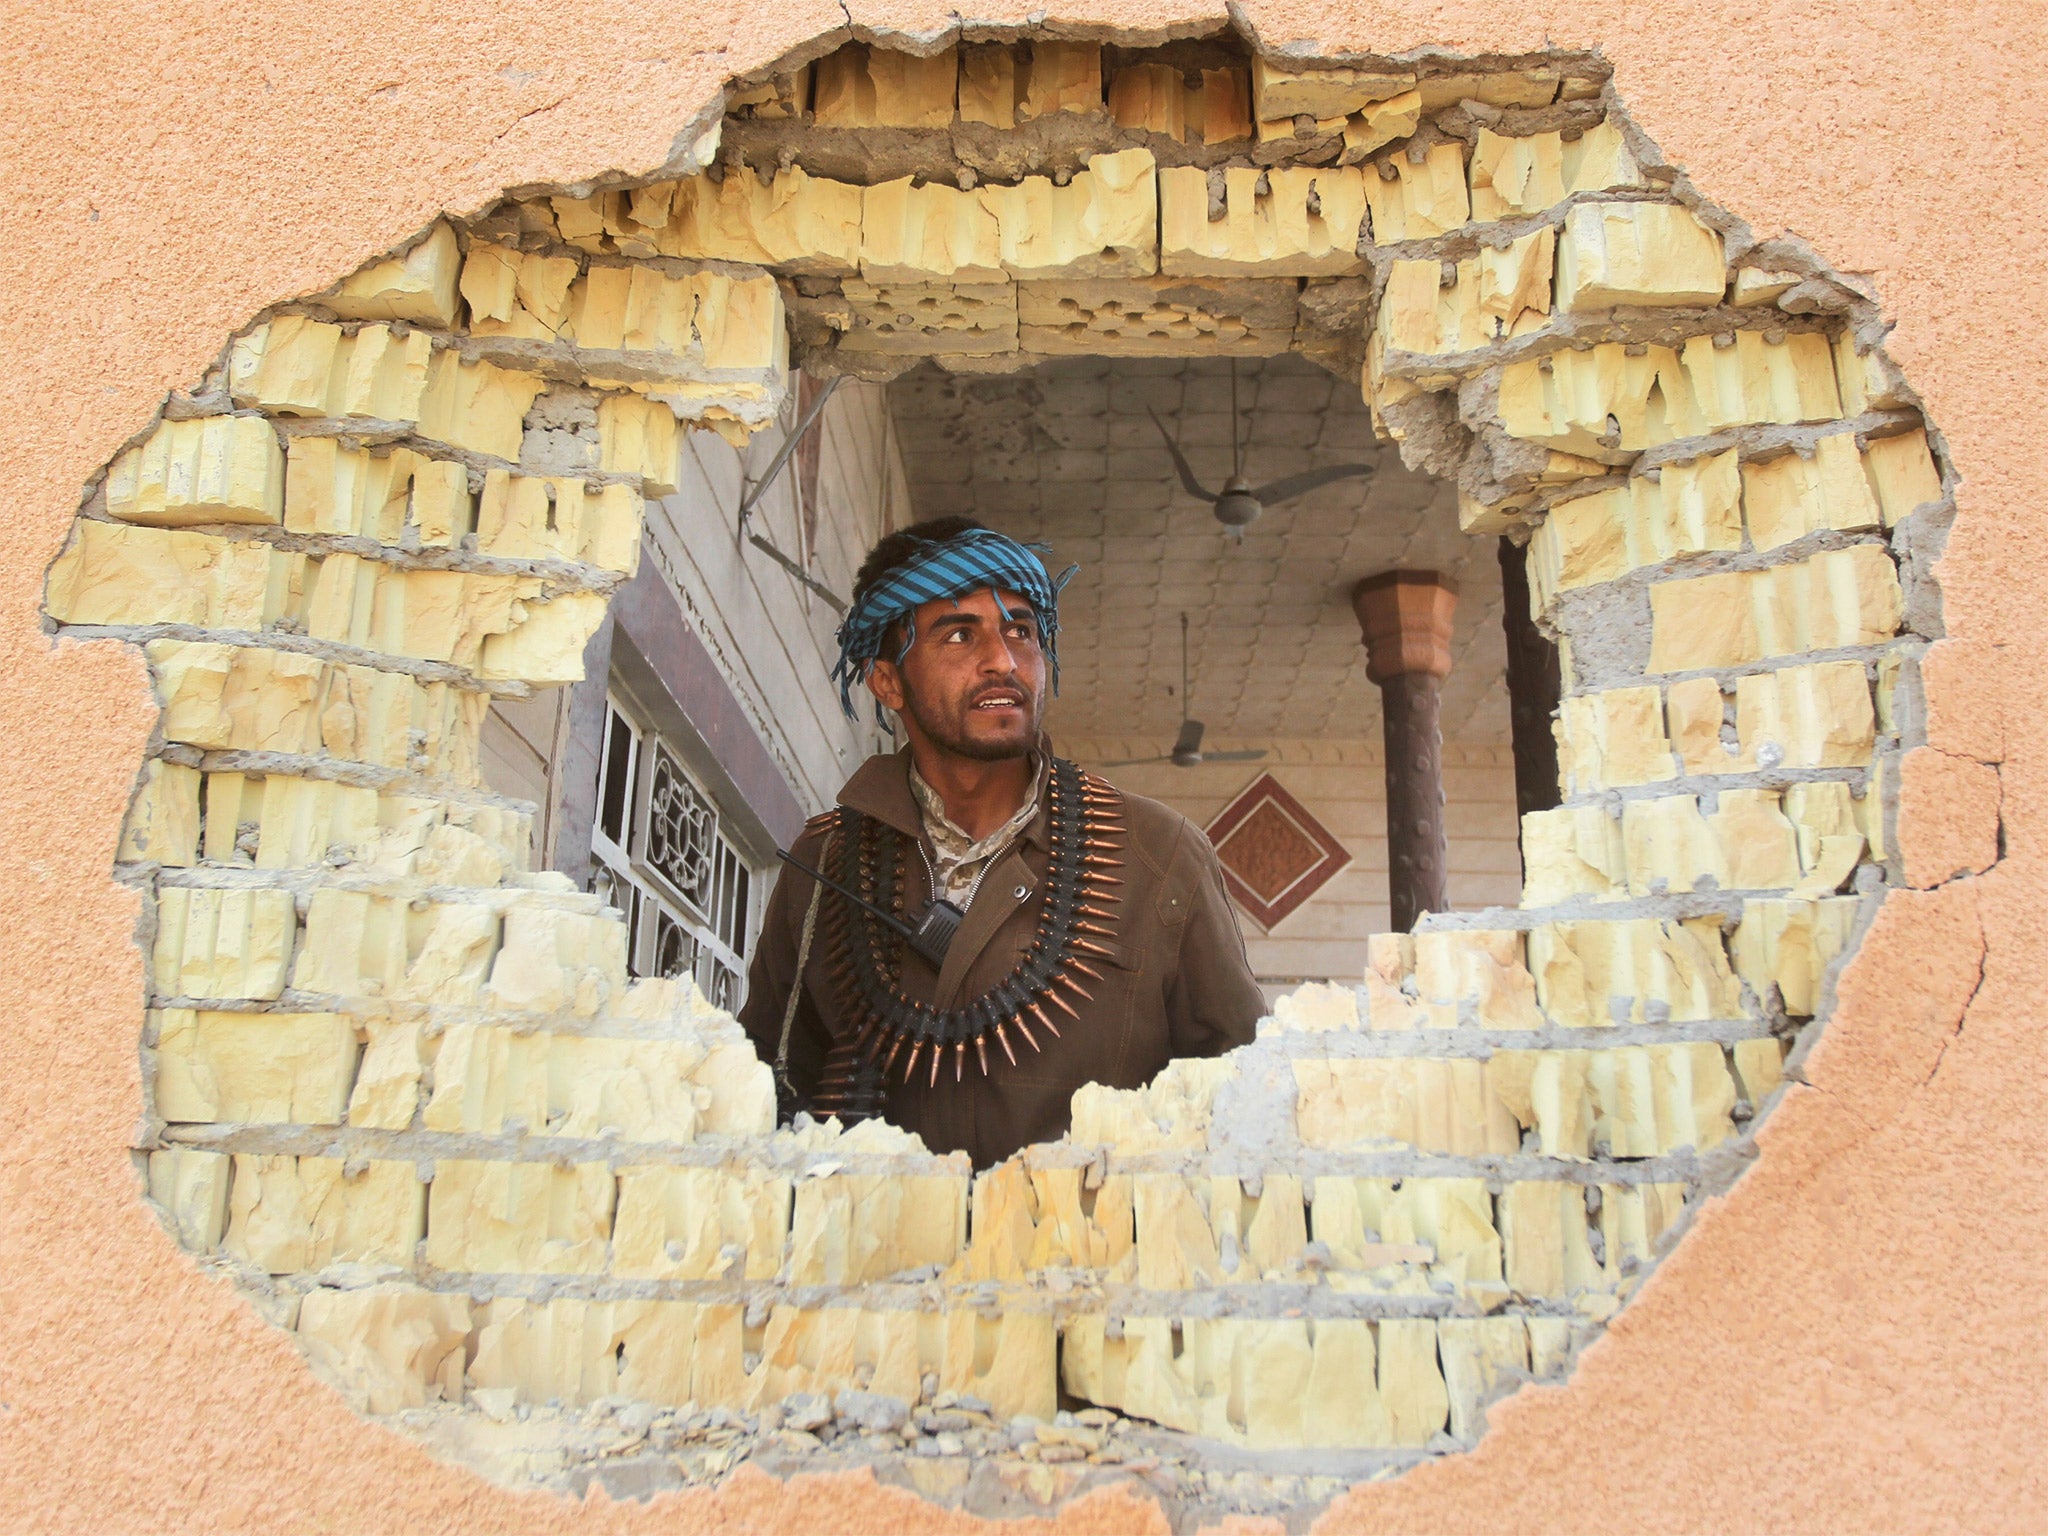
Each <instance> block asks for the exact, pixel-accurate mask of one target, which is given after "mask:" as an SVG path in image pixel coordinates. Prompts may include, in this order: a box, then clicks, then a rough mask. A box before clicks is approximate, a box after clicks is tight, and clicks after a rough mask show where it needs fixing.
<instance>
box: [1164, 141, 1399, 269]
mask: <svg viewBox="0 0 2048 1536" xmlns="http://www.w3.org/2000/svg"><path fill="white" fill-rule="evenodd" d="M1365 174H1366V173H1365V172H1362V171H1360V170H1359V169H1358V168H1357V167H1355V166H1348V167H1340V166H1331V167H1326V168H1322V169H1311V168H1309V167H1305V166H1297V167H1277V166H1276V167H1274V168H1273V169H1271V170H1269V171H1261V170H1259V169H1257V168H1255V167H1244V166H1238V167H1231V168H1229V169H1227V170H1226V171H1225V172H1224V207H1225V212H1224V216H1223V217H1222V218H1221V219H1219V220H1216V221H1214V222H1211V220H1210V218H1209V181H1208V176H1209V173H1208V172H1206V171H1204V170H1203V169H1201V168H1200V167H1199V166H1177V167H1173V168H1170V169H1167V170H1162V171H1161V172H1160V173H1159V200H1160V241H1161V248H1160V270H1162V271H1164V272H1166V273H1169V274H1171V275H1174V276H1199V277H1232V276H1261V277H1280V276H1285V277H1319V276H1336V275H1341V274H1344V273H1350V272H1358V271H1362V270H1363V269H1364V263H1363V261H1362V260H1361V259H1360V257H1359V255H1358V237H1359V230H1360V227H1361V226H1362V224H1363V223H1364V219H1365ZM1261 182H1263V183H1265V184H1266V185H1267V186H1268V188H1269V190H1268V191H1267V192H1265V193H1264V194H1263V195H1262V194H1260V193H1259V191H1258V190H1257V189H1258V186H1259V184H1260V183H1261ZM1311 210H1313V211H1311ZM1432 265H1433V264H1432Z"/></svg>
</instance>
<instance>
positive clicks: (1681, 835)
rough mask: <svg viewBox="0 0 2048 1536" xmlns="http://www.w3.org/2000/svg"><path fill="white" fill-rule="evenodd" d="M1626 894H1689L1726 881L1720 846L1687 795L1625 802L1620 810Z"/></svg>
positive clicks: (1696, 805)
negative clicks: (1626, 866) (1626, 876)
mask: <svg viewBox="0 0 2048 1536" xmlns="http://www.w3.org/2000/svg"><path fill="white" fill-rule="evenodd" d="M1621 832H1622V843H1623V846H1624V848H1625V849H1626V851H1627V861H1628V890H1629V894H1630V895H1631V896H1652V895H1657V896H1661V895H1664V894H1666V893H1667V892H1679V891H1693V890H1697V889H1699V888H1700V886H1701V885H1702V884H1703V883H1705V882H1707V881H1709V880H1711V881H1712V882H1713V883H1714V884H1715V885H1717V886H1719V885H1723V884H1726V882H1727V869H1726V867H1725V865H1724V864H1723V862H1722V859H1721V848H1720V845H1719V843H1718V842H1717V841H1716V840H1715V838H1714V834H1713V832H1712V830H1711V829H1710V828H1709V827H1708V825H1707V820H1706V818H1705V817H1704V816H1702V815H1701V814H1700V809H1699V802H1698V800H1696V799H1695V798H1694V797H1693V796H1691V795H1669V796H1663V797H1660V798H1658V799H1654V800H1631V801H1629V802H1628V803H1627V804H1626V805H1625V806H1624V807H1623V808H1622V817H1621Z"/></svg>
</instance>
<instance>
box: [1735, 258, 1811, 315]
mask: <svg viewBox="0 0 2048 1536" xmlns="http://www.w3.org/2000/svg"><path fill="white" fill-rule="evenodd" d="M1798 282H1799V274H1798V273H1796V272H1765V271H1760V270H1759V269H1757V268H1755V267H1742V268H1740V269H1738V270H1737V271H1736V273H1735V286H1734V287H1733V289H1732V290H1731V291H1730V293H1729V301H1730V302H1731V303H1733V304H1735V305H1736V306H1737V307H1738V308H1743V309H1749V308H1753V307H1754V306H1756V305H1760V304H1770V303H1774V302H1776V300H1777V298H1778V296H1779V295H1780V294H1782V293H1784V292H1785V291H1786V290H1787V289H1789V288H1792V287H1794V286H1796V285H1797V284H1798Z"/></svg>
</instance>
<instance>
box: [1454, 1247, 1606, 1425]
mask: <svg viewBox="0 0 2048 1536" xmlns="http://www.w3.org/2000/svg"><path fill="white" fill-rule="evenodd" d="M1603 1214H1604V1207H1603ZM1436 1331H1437V1353H1438V1356H1439V1358H1440V1360H1441V1362H1442V1365H1443V1372H1444V1390H1445V1392H1446V1393H1448V1394H1449V1396H1450V1400H1451V1402H1450V1428H1451V1433H1452V1434H1454V1435H1456V1436H1457V1437H1458V1438H1459V1439H1460V1440H1463V1441H1466V1442H1467V1443H1470V1442H1471V1441H1474V1440H1476V1439H1478V1437H1479V1436H1480V1435H1481V1434H1482V1433H1484V1431H1485V1429H1486V1409H1485V1406H1484V1405H1485V1403H1486V1400H1487V1399H1488V1398H1490V1397H1491V1396H1492V1395H1493V1393H1494V1390H1495V1386H1496V1384H1497V1383H1498V1382H1499V1380H1500V1376H1501V1372H1503V1371H1527V1370H1528V1368H1529V1336H1528V1332H1527V1329H1526V1328H1525V1327H1524V1325H1523V1322H1522V1319H1521V1318H1519V1317H1484V1318H1453V1317H1447V1318H1443V1319H1440V1320H1439V1321H1438V1323H1437V1325H1436Z"/></svg>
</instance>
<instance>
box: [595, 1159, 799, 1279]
mask: <svg viewBox="0 0 2048 1536" xmlns="http://www.w3.org/2000/svg"><path fill="white" fill-rule="evenodd" d="M790 1194H791V1191H790V1181H789V1179H788V1178H787V1177H786V1176H784V1175H781V1174H772V1173H769V1172H767V1171H765V1170H762V1169H755V1168H746V1169H740V1168H669V1167H650V1168H627V1169H623V1170H622V1171H621V1172H620V1175H619V1209H618V1217H617V1220H616V1221H615V1223H614V1224H613V1229H612V1254H613V1259H612V1273H614V1274H616V1275H618V1276H620V1277H621V1278H624V1279H644V1280H714V1279H721V1278H726V1277H728V1276H730V1277H731V1278H734V1279H747V1280H772V1279H774V1278H775V1276H776V1274H777V1273H778V1272H779V1271H780V1270H781V1268H782V1262H783V1246H784V1240H785V1238H786V1236H787V1234H788V1231H789V1223H790ZM735 1244H736V1245H738V1246H739V1248H740V1249H741V1250H742V1251H741V1256H740V1258H739V1259H738V1261H737V1262H730V1261H729V1260H728V1257H727V1253H726V1250H727V1249H728V1247H729V1246H730V1245H735Z"/></svg>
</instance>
